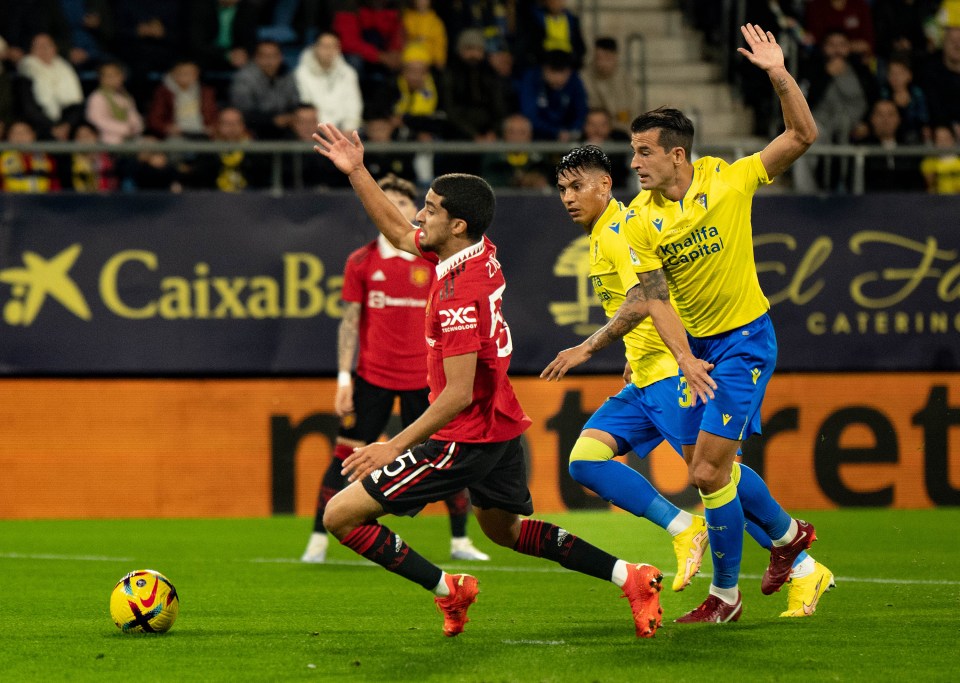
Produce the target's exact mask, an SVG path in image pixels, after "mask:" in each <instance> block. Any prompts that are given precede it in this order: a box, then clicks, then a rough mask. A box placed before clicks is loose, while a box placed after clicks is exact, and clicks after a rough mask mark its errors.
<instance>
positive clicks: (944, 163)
mask: <svg viewBox="0 0 960 683" xmlns="http://www.w3.org/2000/svg"><path fill="white" fill-rule="evenodd" d="M933 144H934V146H935V147H937V148H939V149H942V150H944V152H943V153H942V154H941V155H939V156H931V157H927V158H925V159H924V160H923V161H922V162H921V164H920V170H921V171H922V173H923V177H924V180H925V181H926V185H927V191H928V192H933V193H935V194H960V156H958V155H957V154H956V153H955V152H954V151H953V149H954V148H955V147H956V146H957V136H956V135H955V134H954V132H953V129H952V128H950V127H948V126H937V127H936V128H934V129H933ZM946 150H950V151H949V152H947V151H946Z"/></svg>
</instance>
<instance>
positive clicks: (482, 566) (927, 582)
mask: <svg viewBox="0 0 960 683" xmlns="http://www.w3.org/2000/svg"><path fill="white" fill-rule="evenodd" d="M248 561H249V562H258V563H265V564H301V562H300V560H298V559H296V558H293V557H258V558H254V559H252V560H248ZM323 564H329V565H333V566H336V567H376V566H377V565H376V564H375V563H373V562H370V561H368V560H327V561H326V562H324V563H323ZM440 566H441V567H457V568H458V569H461V568H471V569H476V570H477V571H478V572H479V573H482V572H514V573H517V574H564V573H566V572H569V571H570V570H569V569H564V568H563V567H549V566H548V567H505V566H502V565H490V564H487V563H485V562H484V563H471V564H469V565H468V564H450V565H448V564H440ZM761 576H762V575H761V574H740V578H741V579H747V580H754V579H759V578H761ZM694 578H696V579H709V578H710V577H709V576H704V575H698V576H696V577H694ZM835 578H836V581H837V582H838V583H884V584H888V583H889V584H901V585H909V586H960V581H950V580H945V579H905V578H897V579H885V578H871V577H853V576H837V577H835Z"/></svg>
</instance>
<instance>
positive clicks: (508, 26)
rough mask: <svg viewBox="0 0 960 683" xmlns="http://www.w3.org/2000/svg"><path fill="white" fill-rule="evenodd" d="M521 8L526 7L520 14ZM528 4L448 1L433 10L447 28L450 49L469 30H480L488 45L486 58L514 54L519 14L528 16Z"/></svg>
mask: <svg viewBox="0 0 960 683" xmlns="http://www.w3.org/2000/svg"><path fill="white" fill-rule="evenodd" d="M518 4H523V5H524V7H523V8H522V9H520V10H518ZM529 4H530V3H529V2H526V3H518V2H517V1H516V0H447V1H446V2H438V3H437V4H436V5H435V6H434V7H435V11H436V12H437V15H439V17H440V19H441V20H442V21H443V25H444V26H446V27H447V35H448V36H449V37H450V39H451V41H453V42H451V43H450V45H451V46H452V45H455V44H456V43H455V41H456V39H457V37H458V36H459V35H460V34H461V33H462V32H463V31H465V30H467V29H470V28H475V29H479V30H480V31H481V33H483V36H484V38H485V40H486V41H487V45H486V48H487V54H488V55H489V54H494V53H500V52H502V53H507V54H509V53H510V52H511V51H512V50H513V42H514V35H515V33H516V29H517V19H516V14H517V12H518V11H521V12H529V7H528V5H529Z"/></svg>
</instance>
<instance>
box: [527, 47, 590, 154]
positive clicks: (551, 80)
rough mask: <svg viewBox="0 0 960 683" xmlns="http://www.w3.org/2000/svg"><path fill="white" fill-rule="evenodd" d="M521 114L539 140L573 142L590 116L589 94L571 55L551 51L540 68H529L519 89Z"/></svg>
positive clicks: (535, 137)
mask: <svg viewBox="0 0 960 683" xmlns="http://www.w3.org/2000/svg"><path fill="white" fill-rule="evenodd" d="M518 92H519V97H520V111H521V112H522V113H523V115H524V116H526V117H527V118H528V119H529V120H530V122H531V123H532V124H533V137H534V139H536V140H557V141H560V142H571V141H573V140H576V139H577V138H578V137H579V136H580V131H581V130H582V129H583V121H584V119H585V118H586V115H587V92H586V90H585V89H584V87H583V81H581V80H580V76H579V75H577V73H576V72H575V71H574V68H573V62H572V57H571V55H570V53H568V52H563V51H561V50H551V51H550V52H547V53H546V55H544V58H543V64H542V65H541V66H540V67H533V68H530V69H528V70H527V71H526V72H525V73H524V75H523V78H522V80H521V85H520V87H519V88H518Z"/></svg>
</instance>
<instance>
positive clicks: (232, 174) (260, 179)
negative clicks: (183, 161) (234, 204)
mask: <svg viewBox="0 0 960 683" xmlns="http://www.w3.org/2000/svg"><path fill="white" fill-rule="evenodd" d="M213 139H214V140H215V141H217V142H228V143H235V144H236V145H237V147H235V148H233V149H230V150H227V151H225V152H213V153H209V154H199V155H197V159H196V161H194V162H193V163H192V164H191V165H190V169H189V171H188V172H187V174H186V175H185V177H184V185H186V186H189V187H195V188H201V189H214V190H220V191H221V192H243V191H244V190H247V189H251V188H258V187H266V186H267V185H268V183H269V179H270V163H269V157H268V156H264V155H259V154H249V153H247V152H245V151H244V150H243V145H244V143H246V142H248V141H249V140H250V133H249V132H248V131H247V126H246V124H245V123H244V121H243V113H241V111H240V110H239V109H236V108H235V107H225V108H224V109H222V110H221V111H220V114H219V115H218V116H217V127H216V131H215V132H214V136H213Z"/></svg>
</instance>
